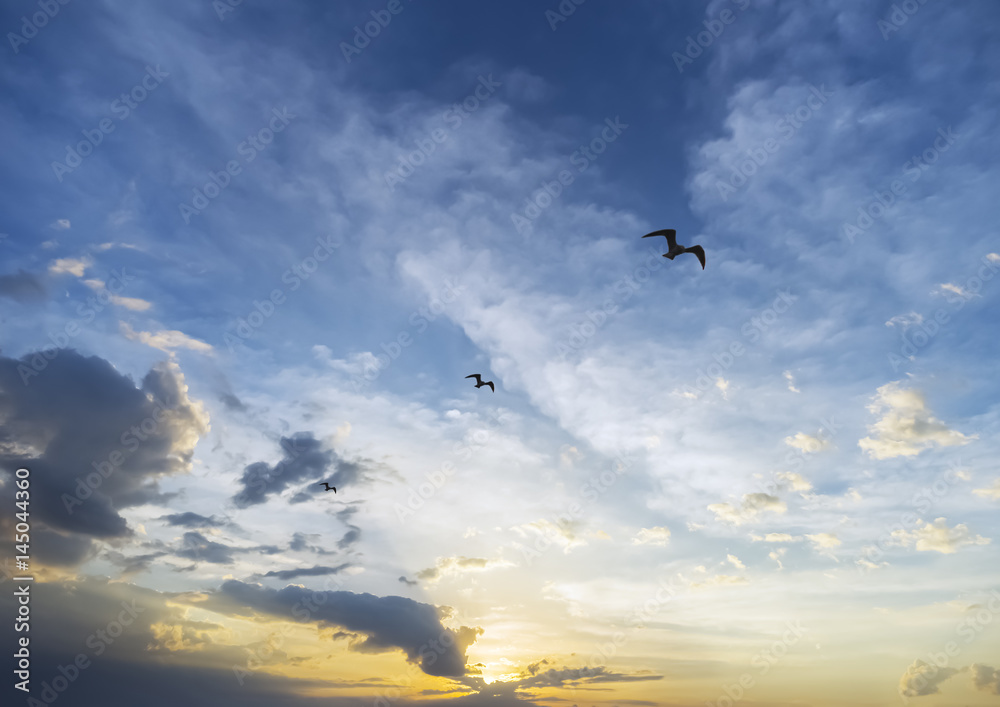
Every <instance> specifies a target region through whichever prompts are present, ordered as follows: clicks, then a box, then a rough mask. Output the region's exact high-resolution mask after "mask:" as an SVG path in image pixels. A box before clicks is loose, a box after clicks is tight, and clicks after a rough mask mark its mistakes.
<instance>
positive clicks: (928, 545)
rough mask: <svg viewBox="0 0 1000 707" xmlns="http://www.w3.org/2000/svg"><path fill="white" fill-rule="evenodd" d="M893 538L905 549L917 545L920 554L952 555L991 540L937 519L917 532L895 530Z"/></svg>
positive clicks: (960, 526) (959, 525)
mask: <svg viewBox="0 0 1000 707" xmlns="http://www.w3.org/2000/svg"><path fill="white" fill-rule="evenodd" d="M892 537H893V539H894V540H896V541H897V542H898V543H900V544H901V545H903V546H904V547H911V546H913V545H916V548H917V550H919V551H920V552H940V553H943V554H945V555H951V554H953V553H954V552H956V551H958V549H959V548H961V547H965V546H966V545H987V544H989V542H990V539H989V538H984V537H982V536H981V535H973V534H972V533H971V532H969V528H968V526H966V525H965V524H964V523H959V524H958V525H956V526H955V527H954V528H949V527H948V524H947V522H946V521H945V519H944V518H937V519H936V520H935V521H934V522H933V523H926V524H925V525H924V527H922V528H917V529H916V530H912V531H908V530H894V531H893V533H892Z"/></svg>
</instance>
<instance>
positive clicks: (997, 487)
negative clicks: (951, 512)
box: [972, 479, 1000, 501]
mask: <svg viewBox="0 0 1000 707" xmlns="http://www.w3.org/2000/svg"><path fill="white" fill-rule="evenodd" d="M972 493H974V494H976V495H977V496H982V497H983V498H990V499H993V500H994V501H1000V479H994V480H993V486H992V487H990V488H985V489H976V490H974V491H973V492H972Z"/></svg>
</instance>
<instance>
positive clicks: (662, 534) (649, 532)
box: [632, 526, 670, 545]
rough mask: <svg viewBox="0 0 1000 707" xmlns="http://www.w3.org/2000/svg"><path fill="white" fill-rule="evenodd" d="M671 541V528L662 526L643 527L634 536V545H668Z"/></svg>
mask: <svg viewBox="0 0 1000 707" xmlns="http://www.w3.org/2000/svg"><path fill="white" fill-rule="evenodd" d="M668 542H670V529H669V528H664V527H662V526H656V527H653V528H642V529H641V530H640V531H639V532H638V533H637V534H636V536H635V537H634V538H632V544H633V545H666V544H667V543H668Z"/></svg>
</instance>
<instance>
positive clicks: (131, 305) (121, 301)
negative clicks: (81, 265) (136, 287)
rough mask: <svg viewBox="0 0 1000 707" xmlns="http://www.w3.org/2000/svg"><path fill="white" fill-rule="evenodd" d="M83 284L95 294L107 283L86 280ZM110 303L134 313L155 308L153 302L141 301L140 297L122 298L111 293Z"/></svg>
mask: <svg viewBox="0 0 1000 707" xmlns="http://www.w3.org/2000/svg"><path fill="white" fill-rule="evenodd" d="M83 284H84V285H86V286H87V287H89V288H90V289H92V290H94V291H95V292H100V291H101V290H103V289H105V283H103V282H101V281H100V280H84V281H83ZM108 301H109V302H111V303H112V304H116V305H118V306H119V307H124V308H125V309H131V310H132V311H133V312H145V311H146V310H147V309H149V308H150V307H152V306H153V303H152V302H147V301H146V300H144V299H139V298H138V297H121V296H119V295H115V294H112V293H111V292H110V291H109V292H108Z"/></svg>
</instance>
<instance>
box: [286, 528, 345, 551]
mask: <svg viewBox="0 0 1000 707" xmlns="http://www.w3.org/2000/svg"><path fill="white" fill-rule="evenodd" d="M319 537H320V536H319V535H317V534H314V533H295V534H293V535H292V541H291V542H290V543H288V549H289V550H294V551H295V552H302V551H304V550H308V551H309V552H315V553H316V554H317V555H336V554H337V553H336V552H335V551H334V550H327V549H325V548H323V547H321V546H319V545H312V544H310V543H311V542H313V541H315V540H317V539H319Z"/></svg>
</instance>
